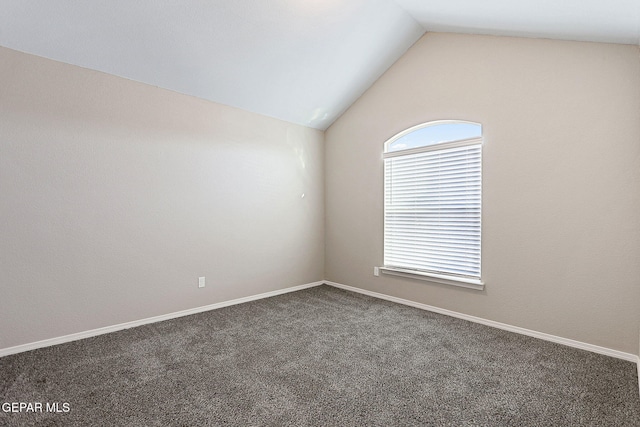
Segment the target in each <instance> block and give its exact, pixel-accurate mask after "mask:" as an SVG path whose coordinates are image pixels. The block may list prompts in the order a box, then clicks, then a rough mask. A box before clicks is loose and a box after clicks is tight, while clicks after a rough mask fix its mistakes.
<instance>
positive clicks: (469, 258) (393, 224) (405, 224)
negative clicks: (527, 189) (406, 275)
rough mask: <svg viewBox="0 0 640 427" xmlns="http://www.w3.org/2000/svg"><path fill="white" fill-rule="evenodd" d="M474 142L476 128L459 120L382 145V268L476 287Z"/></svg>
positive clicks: (477, 172) (478, 183)
mask: <svg viewBox="0 0 640 427" xmlns="http://www.w3.org/2000/svg"><path fill="white" fill-rule="evenodd" d="M482 143H483V139H482V126H481V125H480V124H477V123H470V122H460V121H439V122H430V123H425V124H423V125H419V126H416V127H413V128H410V129H407V130H406V131H404V132H401V133H399V134H398V135H396V136H395V137H393V138H391V139H390V140H389V141H387V142H386V143H385V153H384V183H385V188H384V266H385V268H387V269H391V270H394V269H395V270H398V271H405V272H416V273H418V274H420V273H423V274H426V275H429V274H433V275H436V276H437V277H444V278H451V279H452V280H456V279H462V280H465V279H466V280H469V279H470V280H471V281H477V282H478V283H480V267H481V260H480V252H481V251H480V249H481V206H482Z"/></svg>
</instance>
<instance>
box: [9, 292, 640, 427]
mask: <svg viewBox="0 0 640 427" xmlns="http://www.w3.org/2000/svg"><path fill="white" fill-rule="evenodd" d="M637 380H638V379H637V373H636V365H635V364H633V363H631V362H626V361H622V360H617V359H613V358H610V357H606V356H601V355H597V354H593V353H590V352H586V351H582V350H577V349H573V348H569V347H564V346H561V345H557V344H553V343H549V342H545V341H541V340H537V339H534V338H530V337H525V336H521V335H516V334H513V333H510V332H506V331H501V330H498V329H493V328H489V327H486V326H482V325H478V324H474V323H469V322H466V321H463V320H459V319H454V318H451V317H447V316H442V315H438V314H433V313H429V312H426V311H422V310H418V309H414V308H410V307H406V306H403V305H398V304H394V303H390V302H387V301H381V300H377V299H374V298H370V297H367V296H364V295H360V294H355V293H351V292H346V291H342V290H338V289H335V288H331V287H328V286H321V287H317V288H312V289H307V290H304V291H299V292H295V293H290V294H285V295H280V296H277V297H273V298H268V299H264V300H260V301H255V302H251V303H247V304H242V305H237V306H232V307H227V308H223V309H219V310H214V311H210V312H207V313H202V314H197V315H193V316H188V317H183V318H179V319H175V320H169V321H165V322H161V323H155V324H151V325H146V326H141V327H138V328H134V329H129V330H125V331H120V332H116V333H112V334H108V335H102V336H99V337H95V338H90V339H85V340H81V341H76V342H72V343H68V344H63V345H58V346H55V347H49V348H44V349H39V350H34V351H30V352H26V353H21V354H17V355H13V356H7V357H4V358H0V403H3V404H5V408H6V403H11V402H24V403H27V402H31V403H34V402H35V403H37V402H40V403H42V404H43V409H42V412H38V411H36V412H19V413H6V412H4V411H0V425H7V426H29V425H47V426H49V425H61V426H62V425H63V426H76V425H77V426H102V425H104V426H117V425H123V426H152V425H162V426H172V425H180V426H203V425H234V426H256V425H268V426H306V425H313V426H350V425H366V426H395V425H398V426H408V425H420V426H449V425H451V426H470V425H482V426H578V425H588V426H640V399H639V398H638V383H637ZM47 403H49V404H50V406H51V405H52V404H53V403H58V404H59V405H58V411H59V412H47V411H46V409H47V408H46V404H47ZM64 403H67V404H68V407H66V409H68V412H65V411H64V409H65V406H64V405H63V404H64ZM49 409H50V410H53V409H54V408H53V407H50V408H49Z"/></svg>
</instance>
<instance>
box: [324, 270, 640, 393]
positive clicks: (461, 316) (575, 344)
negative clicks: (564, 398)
mask: <svg viewBox="0 0 640 427" xmlns="http://www.w3.org/2000/svg"><path fill="white" fill-rule="evenodd" d="M324 283H326V284H327V285H329V286H333V287H336V288H340V289H344V290H347V291H352V292H357V293H360V294H364V295H369V296H372V297H374V298H380V299H384V300H387V301H392V302H396V303H399V304H404V305H408V306H411V307H415V308H419V309H422V310H427V311H432V312H434V313H439V314H444V315H447V316H451V317H457V318H459V319H464V320H468V321H470V322H474V323H481V324H483V325H487V326H491V327H494V328H498V329H504V330H506V331H510V332H515V333H517V334H522V335H528V336H530V337H534V338H540V339H542V340H545V341H551V342H555V343H558V344H564V345H567V346H569V347H575V348H579V349H582V350H587V351H591V352H594V353H598V354H604V355H606V356H611V357H615V358H617V359H623V360H628V361H630V362H634V363H639V359H638V356H636V355H635V354H631V353H625V352H622V351H618V350H613V349H610V348H606V347H600V346H598V345H594V344H588V343H584V342H581V341H575V340H571V339H568V338H562V337H558V336H555V335H550V334H545V333H544V332H538V331H532V330H530V329H525V328H521V327H518V326H512V325H508V324H506V323H500V322H495V321H493V320H487V319H483V318H481V317H475V316H470V315H468V314H463V313H458V312H456V311H451V310H446V309H444V308H439V307H434V306H431V305H427V304H422V303H419V302H415V301H410V300H406V299H403V298H397V297H394V296H391V295H386V294H381V293H378V292H372V291H368V290H366V289H360V288H354V287H353V286H347V285H343V284H341V283H336V282H329V281H326V280H325V282H324ZM638 369H639V371H638V372H639V374H640V366H639V367H638ZM639 378H640V376H639ZM639 387H640V385H639ZM639 390H640V388H639Z"/></svg>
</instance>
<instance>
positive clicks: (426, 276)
mask: <svg viewBox="0 0 640 427" xmlns="http://www.w3.org/2000/svg"><path fill="white" fill-rule="evenodd" d="M380 271H381V272H382V274H389V275H392V276H401V277H408V278H410V279H416V280H425V281H428V282H437V283H442V284H445V285H452V286H460V287H463V288H468V289H475V290H478V291H481V290H483V289H484V282H483V281H482V280H478V279H470V278H464V277H455V276H445V275H443V274H442V275H441V274H435V273H425V272H422V271H415V270H404V269H402V268H391V267H380Z"/></svg>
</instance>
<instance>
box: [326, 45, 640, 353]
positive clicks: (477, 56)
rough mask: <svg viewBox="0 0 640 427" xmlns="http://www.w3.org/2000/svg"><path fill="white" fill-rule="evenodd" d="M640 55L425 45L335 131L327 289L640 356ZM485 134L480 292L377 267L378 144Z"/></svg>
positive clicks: (634, 51) (329, 165) (606, 49)
mask: <svg viewBox="0 0 640 427" xmlns="http://www.w3.org/2000/svg"><path fill="white" fill-rule="evenodd" d="M639 73H640V57H639V54H638V47H637V46H623V45H607V44H596V43H577V42H561V41H550V40H534V39H517V38H506V37H503V38H500V37H490V36H468V35H454V34H437V33H429V34H427V35H425V36H424V37H423V38H422V39H421V40H419V41H418V42H417V43H416V44H415V45H414V46H413V47H412V48H411V49H410V50H409V51H408V52H407V54H406V55H405V56H404V57H402V58H401V59H400V60H399V61H398V62H396V64H395V65H394V66H392V67H391V69H389V70H388V71H387V72H386V73H385V74H384V75H383V76H382V77H381V78H380V79H379V80H378V81H377V82H376V83H375V84H374V85H373V86H372V87H371V88H370V89H369V90H368V91H367V92H366V93H365V94H364V95H363V96H362V97H361V98H360V99H359V100H358V101H357V102H356V103H355V104H354V105H353V106H352V107H351V108H350V109H349V110H348V111H347V112H346V113H345V114H344V115H343V116H342V117H341V118H340V119H339V120H338V121H337V122H336V123H334V124H333V126H331V127H330V128H329V129H328V131H327V132H326V135H325V139H326V140H325V144H326V149H325V167H326V171H327V172H326V176H325V189H326V199H325V200H326V234H325V239H326V252H325V254H326V263H325V276H326V278H327V279H328V280H331V281H335V282H339V283H343V284H346V285H351V286H356V287H360V288H363V289H367V290H371V291H375V292H381V293H385V294H389V295H393V296H397V297H401V298H406V299H409V300H413V301H417V302H421V303H425V304H430V305H434V306H437V307H441V308H445V309H449V310H453V311H457V312H461V313H465V314H469V315H473V316H479V317H482V318H485V319H490V320H494V321H498V322H503V323H507V324H511V325H514V326H519V327H524V328H527V329H532V330H535V331H540V332H545V333H548V334H553V335H557V336H560V337H564V338H569V339H574V340H578V341H583V342H586V343H590V344H595V345H600V346H604V347H608V348H612V349H616V350H620V351H624V352H629V353H633V354H637V352H638V324H639V322H640V261H639V260H640V191H639V190H640V188H639V185H640V82H639V81H638V75H639ZM438 119H462V120H470V121H475V122H480V123H482V124H483V126H484V136H485V147H484V160H483V166H484V175H483V183H484V184H483V185H484V193H483V246H482V250H483V263H482V265H483V278H484V280H485V282H486V289H485V291H482V292H480V291H475V290H467V289H463V288H457V287H452V286H447V285H441V284H436V283H429V282H422V281H415V280H411V279H403V278H398V277H392V276H384V275H383V276H381V277H374V276H373V267H374V266H378V265H381V263H382V253H383V248H382V243H383V237H382V228H383V227H382V226H383V223H382V220H383V218H382V208H383V202H382V195H383V187H382V183H383V175H382V171H383V163H382V160H381V152H382V146H383V143H384V141H385V140H386V139H388V138H390V137H391V136H393V135H394V134H396V133H397V132H399V131H401V130H404V129H406V128H408V127H410V126H413V125H416V124H419V123H423V122H427V121H431V120H438Z"/></svg>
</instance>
